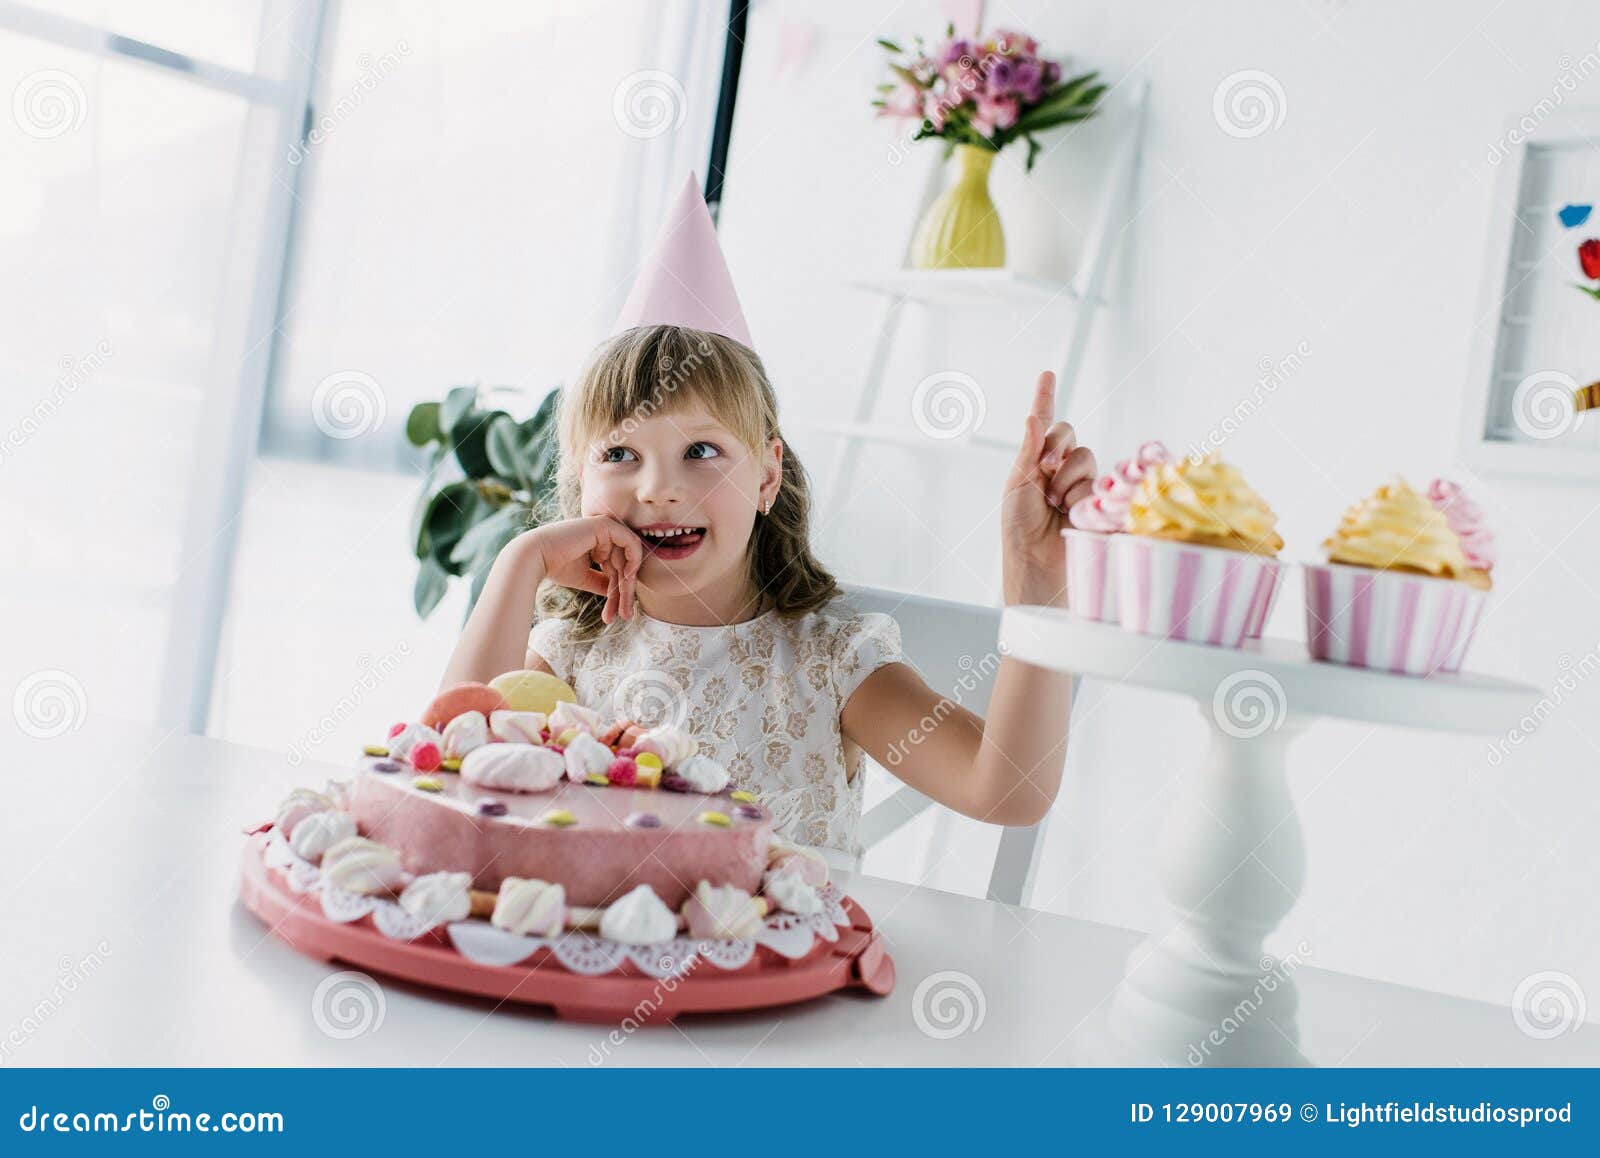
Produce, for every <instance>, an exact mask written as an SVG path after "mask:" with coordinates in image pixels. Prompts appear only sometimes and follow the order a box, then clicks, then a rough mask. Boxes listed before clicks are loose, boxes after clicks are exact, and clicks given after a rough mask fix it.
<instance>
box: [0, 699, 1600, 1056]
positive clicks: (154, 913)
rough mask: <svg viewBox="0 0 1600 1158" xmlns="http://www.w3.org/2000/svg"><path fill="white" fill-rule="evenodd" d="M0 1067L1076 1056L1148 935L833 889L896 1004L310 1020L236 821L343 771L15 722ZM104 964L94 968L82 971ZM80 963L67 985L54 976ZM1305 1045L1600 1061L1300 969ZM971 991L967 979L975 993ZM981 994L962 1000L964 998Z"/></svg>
mask: <svg viewBox="0 0 1600 1158" xmlns="http://www.w3.org/2000/svg"><path fill="white" fill-rule="evenodd" d="M11 737H12V743H11V745H10V753H9V755H10V757H11V758H10V760H8V764H9V770H8V773H7V775H8V779H9V783H8V785H7V799H6V803H5V807H4V809H3V810H0V848H3V849H4V865H5V873H4V885H3V896H4V900H3V902H0V920H3V921H4V926H3V927H4V929H5V936H4V942H3V944H4V966H5V970H4V971H5V977H6V982H5V984H4V985H3V986H0V1056H3V1060H4V1064H6V1065H24V1066H27V1065H132V1066H148V1065H232V1066H237V1065H269V1066H279V1065H347V1064H360V1065H418V1066H431V1065H570V1066H588V1065H594V1064H597V1063H598V1062H600V1061H609V1062H611V1063H615V1064H622V1065H700V1064H716V1065H730V1066H732V1065H845V1066H849V1065H862V1064H866V1065H879V1064H899V1065H1066V1064H1071V1063H1072V1062H1073V1060H1074V1058H1075V1056H1076V1054H1075V1050H1076V1049H1077V1047H1079V1046H1080V1045H1083V1044H1084V1041H1085V1035H1086V1034H1087V1033H1088V1032H1089V1031H1090V1028H1091V1027H1092V1026H1093V1025H1094V1023H1095V1019H1096V1016H1097V1015H1098V1014H1099V1013H1101V1012H1102V1011H1103V1009H1104V1006H1105V1004H1106V999H1107V998H1108V996H1109V995H1110V993H1111V991H1112V990H1113V988H1114V987H1115V985H1116V983H1117V981H1118V979H1119V977H1120V976H1121V972H1122V967H1123V962H1124V958H1125V957H1126V955H1127V954H1128V952H1129V950H1130V949H1131V948H1132V947H1133V946H1134V945H1135V944H1136V943H1137V942H1138V940H1139V939H1140V934H1138V933H1135V932H1133V931H1130V930H1126V929H1119V928H1114V927H1111V926H1107V925H1099V924H1094V923H1091V922H1087V921H1080V920H1074V919H1072V918H1069V917H1060V916H1054V915H1050V914H1045V913H1037V912H1033V911H1030V910H1020V909H1011V908H1008V907H1005V906H1000V905H995V904H992V903H989V902H985V901H979V900H973V899H970V898H966V897H959V896H954V895H951V894H949V893H943V892H938V891H936V890H933V889H926V888H920V887H915V886H909V885H905V884H900V883H896V882H893V881H888V880H883V879H879V878H875V877H867V876H859V875H849V874H840V879H841V880H842V882H843V883H844V884H845V886H846V888H847V889H848V891H849V892H850V893H851V894H852V895H853V896H855V897H856V898H858V899H859V900H860V901H861V903H862V904H863V905H864V906H865V907H866V909H867V911H868V912H869V913H870V914H871V915H872V917H873V918H874V920H875V921H876V922H877V924H878V927H879V928H880V929H881V930H882V931H883V933H884V935H885V937H886V939H887V941H888V945H889V948H890V951H891V953H892V954H893V956H894V959H895V962H896V964H897V966H898V971H899V984H898V986H897V988H896V989H895V991H894V992H893V993H892V994H891V995H890V996H888V997H886V998H873V997H869V996H866V995H864V994H855V993H852V994H848V995H837V994H836V995H830V996H827V997H823V998H820V999H817V1000H815V1001H812V1002H809V1003H806V1004H803V1005H800V1006H792V1007H787V1008H781V1009H775V1010H769V1011H759V1012H753V1013H744V1014H731V1015H730V1014H721V1015H699V1016H695V1017H689V1018H684V1019H681V1020H680V1021H679V1022H678V1023H677V1024H676V1025H651V1026H647V1027H646V1028H644V1029H642V1030H640V1031H638V1032H636V1033H633V1034H631V1035H621V1043H620V1044H611V1043H609V1042H608V1041H607V1037H608V1034H609V1033H610V1032H611V1030H610V1029H608V1027H605V1026H595V1025H585V1024H576V1023H568V1022H563V1021H561V1020H559V1019H557V1018H555V1017H554V1016H553V1015H551V1014H550V1013H548V1012H546V1011H543V1010H540V1009H537V1008H529V1007H523V1006H516V1007H513V1006H504V1007H499V1008H497V1007H496V1006H495V1005H494V1003H493V1002H489V1001H484V1000H476V999H467V998H455V997H449V996H444V995H440V994H438V993H434V992H430V991H426V990H423V989H420V988H417V987H414V986H411V985H407V984H403V983H400V982H397V981H390V980H386V979H381V978H380V981H381V984H382V988H383V994H384V1011H383V1020H382V1022H381V1024H379V1025H377V1027H376V1028H375V1029H373V1030H372V1031H370V1032H368V1033H365V1034H362V1035H361V1036H358V1037H354V1038H350V1039H347V1040H338V1039H335V1038H332V1037H329V1036H328V1035H326V1034H325V1033H323V1032H322V1031H321V1030H319V1029H318V1028H317V1024H316V1022H315V1021H314V1019H313V1017H312V1013H311V1008H312V995H313V993H314V992H315V990H316V988H317V985H318V983H319V982H320V981H322V980H323V979H324V978H325V977H327V976H328V975H329V973H330V972H331V971H332V970H331V968H330V967H329V966H327V965H323V964H319V963H317V962H315V961H311V960H309V959H306V958H304V957H301V956H299V955H297V954H296V953H295V952H294V951H293V950H291V949H289V948H288V946H286V945H284V944H283V943H282V942H280V941H278V940H276V939H275V938H273V937H270V936H268V935H267V934H266V931H265V929H264V927H263V926H262V925H261V924H260V923H259V922H258V921H256V919H255V918H254V917H252V916H251V914H250V913H248V912H246V911H245V910H244V909H243V908H242V907H240V905H239V904H238V901H237V886H236V876H237V864H238V859H239V853H240V847H241V844H242V842H243V840H244V837H243V836H241V834H240V829H241V828H242V827H244V826H248V825H252V824H254V823H256V822H258V821H260V820H262V819H264V818H266V817H267V816H268V814H269V813H270V812H271V810H272V808H273V807H274V805H275V804H276V802H277V800H278V799H279V798H280V797H281V796H282V795H283V794H284V792H285V791H286V790H287V789H289V788H291V787H293V786H295V785H298V784H311V785H314V786H317V787H320V786H321V783H322V781H323V780H324V779H325V776H326V775H327V774H328V773H330V772H333V773H336V772H337V771H338V770H337V769H335V768H333V767H331V766H303V767H301V768H299V769H295V768H292V767H290V766H289V764H288V763H287V761H286V760H285V759H284V758H283V757H282V756H278V755H274V754H272V753H269V752H263V751H258V750H255V749H249V748H242V747H238V746H235V745H231V744H226V743H222V742H219V741H215V740H206V739H199V738H195V737H190V736H185V735H182V734H167V733H164V732H158V731H153V730H150V729H147V728H143V727H141V726H138V725H132V724H127V723H122V722H118V721H113V720H109V719H105V718H94V717H92V718H90V719H89V721H88V722H87V723H86V724H85V725H84V726H83V727H82V728H81V729H80V730H78V731H76V732H74V733H71V734H69V735H66V736H61V737H57V738H55V739H50V740H31V739H27V738H25V737H23V736H21V735H20V734H18V733H16V732H15V731H14V730H13V731H12V733H11ZM90 955H94V956H96V957H98V962H94V963H92V965H93V972H92V973H90V974H87V975H85V973H86V971H85V970H84V969H83V968H82V967H81V966H78V965H76V964H75V963H77V962H81V961H83V960H84V959H85V958H86V957H89V956H90ZM64 971H66V972H68V973H69V974H70V973H71V972H74V971H75V972H76V973H77V974H78V975H79V976H80V977H81V980H77V979H74V980H73V981H72V985H71V987H70V988H68V987H64V986H62V985H60V984H58V978H60V977H61V976H62V974H63V972H64ZM952 971H953V972H955V973H960V974H965V975H967V977H969V978H970V979H971V982H972V983H974V984H975V985H976V987H977V988H978V989H979V990H981V992H982V1006H983V1009H982V1020H981V1023H978V1024H975V1025H974V1026H973V1027H972V1028H971V1029H970V1030H968V1031H967V1032H964V1033H961V1034H959V1035H957V1036H954V1037H949V1038H943V1039H941V1038H937V1037H933V1036H929V1035H928V1034H926V1033H924V1032H923V1031H922V1030H921V1029H919V1027H918V1019H917V1017H916V1015H915V1006H914V998H915V995H916V993H917V989H918V985H919V982H922V981H923V980H924V979H926V978H929V977H932V976H934V975H936V974H941V973H946V972H952ZM1295 977H1296V979H1297V981H1298V984H1299V986H1300V991H1301V999H1302V1004H1301V1015H1300V1023H1301V1041H1302V1047H1303V1050H1304V1052H1305V1053H1306V1055H1307V1056H1308V1057H1309V1058H1310V1059H1311V1060H1312V1061H1313V1062H1315V1063H1317V1064H1321V1065H1330V1066H1331V1065H1345V1066H1363V1065H1365V1066H1393V1065H1519V1066H1520V1065H1535V1066H1536V1065H1586V1066H1593V1065H1600V1027H1596V1026H1594V1025H1585V1026H1583V1027H1581V1028H1579V1029H1578V1030H1576V1031H1575V1032H1569V1033H1566V1034H1563V1035H1561V1036H1559V1037H1556V1038H1553V1039H1549V1040H1540V1039H1536V1038H1534V1037H1531V1036H1528V1035H1527V1034H1525V1033H1523V1032H1522V1031H1521V1030H1519V1029H1518V1027H1517V1025H1516V1023H1515V1021H1514V1020H1513V1017H1512V1014H1511V1011H1510V1010H1509V1009H1507V1008H1504V1007H1500V1006H1493V1005H1486V1004H1481V1003H1478V1002H1472V1001H1466V1000H1462V999H1459V998H1453V997H1445V996H1441V995H1438V994H1432V993H1427V992H1424V991H1422V990H1417V989H1409V988H1406V987H1403V986H1399V985H1391V984H1387V983H1381V982H1376V981H1370V980H1365V979H1361V978H1356V977H1350V976H1345V975H1342V974H1337V973H1331V972H1327V971H1325V970H1321V969H1315V968H1311V967H1309V966H1307V967H1304V968H1302V969H1300V970H1298V971H1297V972H1296V974H1295ZM961 984H968V983H966V982H961ZM969 988H970V986H969Z"/></svg>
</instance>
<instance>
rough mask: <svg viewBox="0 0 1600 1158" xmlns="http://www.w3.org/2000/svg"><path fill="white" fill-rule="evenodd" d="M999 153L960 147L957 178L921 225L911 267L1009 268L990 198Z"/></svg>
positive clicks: (977, 148)
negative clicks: (992, 172)
mask: <svg viewBox="0 0 1600 1158" xmlns="http://www.w3.org/2000/svg"><path fill="white" fill-rule="evenodd" d="M994 158H995V153H994V151H993V150H991V149H983V148H979V147H978V146H977V145H957V146H956V150H955V159H956V176H955V180H953V181H951V182H950V186H949V188H947V189H946V190H945V191H944V192H942V193H940V194H939V196H938V197H936V198H935V199H934V202H933V204H932V205H930V206H928V211H927V212H926V213H924V214H923V215H922V221H921V222H920V223H919V224H918V225H917V234H916V237H914V238H913V239H912V242H911V264H912V265H913V266H915V267H916V268H917V269H997V268H999V267H1000V266H1003V265H1005V263H1006V238H1005V233H1004V232H1003V231H1002V230H1001V228H1000V215H999V214H998V213H996V212H995V208H994V202H993V201H992V200H990V198H989V166H991V165H993V164H994Z"/></svg>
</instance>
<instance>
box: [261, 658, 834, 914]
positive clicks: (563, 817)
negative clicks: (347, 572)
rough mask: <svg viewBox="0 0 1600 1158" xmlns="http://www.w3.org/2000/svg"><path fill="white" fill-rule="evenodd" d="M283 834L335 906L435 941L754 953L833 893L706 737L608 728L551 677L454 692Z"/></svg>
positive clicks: (295, 797) (299, 795) (283, 818)
mask: <svg viewBox="0 0 1600 1158" xmlns="http://www.w3.org/2000/svg"><path fill="white" fill-rule="evenodd" d="M273 827H274V828H275V829H276V831H277V835H278V837H279V838H281V840H282V841H283V842H284V843H285V844H286V846H287V852H286V853H285V854H284V855H286V856H291V857H292V858H293V859H294V860H296V861H298V862H299V863H300V864H301V865H303V866H314V869H315V871H316V873H317V874H318V883H319V885H321V886H322V887H324V888H325V889H327V890H329V891H333V892H337V893H341V894H353V895H355V896H357V897H378V898H385V899H388V900H392V901H393V902H395V903H397V904H398V906H399V908H400V909H401V910H403V911H404V912H405V913H406V914H409V915H410V916H411V917H412V918H415V919H416V920H417V921H419V922H422V923H423V924H425V925H426V926H427V927H434V926H437V925H440V924H444V923H448V922H459V921H465V920H468V919H471V918H482V919H484V920H486V921H488V922H489V923H490V924H491V925H492V926H494V927H496V928H498V929H503V930H505V931H507V932H511V933H516V934H525V935H534V936H542V937H554V936H559V935H560V934H561V933H562V932H564V931H565V930H568V929H574V928H575V929H586V930H597V931H598V932H599V933H600V935H601V936H603V937H608V938H610V939H612V940H614V941H617V942H620V943H624V944H634V945H643V944H656V943H661V942H666V941H669V940H672V939H673V938H675V937H678V936H680V935H681V934H682V933H684V932H687V934H688V936H690V937H697V938H739V937H748V936H752V935H754V933H755V932H756V930H757V929H759V927H760V926H761V924H762V922H763V921H764V920H765V919H766V918H767V916H768V914H769V913H775V912H778V911H783V912H788V913H792V914H799V915H813V914H817V913H820V912H822V911H823V909H824V907H825V905H824V899H823V898H824V895H825V894H826V890H827V886H828V872H827V864H826V862H825V861H824V860H823V859H822V857H821V856H820V855H819V854H817V853H814V852H812V851H811V850H809V849H805V848H801V847H799V846H796V845H792V844H789V843H788V842H787V841H784V840H782V839H781V838H779V837H777V836H776V835H775V834H774V833H773V831H772V816H771V814H770V813H769V812H768V811H767V810H766V809H765V808H763V807H762V806H761V804H760V802H759V801H758V800H757V799H756V798H755V796H754V795H752V794H751V793H749V792H745V791H741V790H740V789H738V788H737V787H736V786H735V785H733V784H732V783H731V782H730V779H729V776H728V773H727V771H726V770H725V769H724V768H723V767H722V766H721V765H720V764H718V763H717V762H716V761H715V760H712V759H711V758H710V757H709V756H707V755H705V754H703V753H701V752H700V751H699V745H698V743H697V742H696V741H695V739H694V737H693V736H692V735H690V734H689V733H687V732H686V731H684V730H682V729H680V728H677V727H674V726H671V725H660V726H656V727H644V726H642V725H640V724H638V723H635V722H632V721H629V720H609V719H606V718H605V716H604V715H603V714H602V713H601V712H599V711H597V710H595V709H592V708H588V707H584V706H583V705H581V704H579V703H578V702H577V697H576V695H575V694H574V693H573V691H572V689H571V688H570V687H568V686H567V685H566V684H565V683H563V682H562V681H561V680H559V679H557V678H555V677H554V676H551V675H549V674H547V673H543V672H537V671H520V672H508V673H506V674H505V675H503V676H500V677H498V678H497V679H495V680H493V681H491V682H490V683H488V684H463V685H459V686H457V687H453V688H449V689H447V690H446V691H444V692H441V693H440V694H439V695H438V696H437V697H435V699H434V700H433V701H432V702H431V703H430V704H429V705H428V706H427V708H426V709H425V710H424V711H423V712H421V713H420V714H419V716H418V717H417V719H415V720H412V721H403V722H401V723H397V724H395V725H394V727H393V728H392V729H391V730H390V733H389V736H388V738H387V740H386V741H385V742H384V743H381V744H374V745H371V746H369V747H367V748H366V749H365V751H364V753H363V756H362V759H361V761H360V763H359V764H358V766H357V768H356V770H355V775H354V778H353V779H352V780H350V781H348V782H336V783H333V784H330V785H329V786H328V788H327V789H326V790H324V791H320V792H319V791H313V790H311V789H305V788H300V789H296V790H295V791H294V792H292V793H291V794H290V795H289V797H288V798H287V799H285V800H284V801H283V802H282V804H281V805H280V806H279V808H278V811H277V813H276V816H275V818H274V822H273Z"/></svg>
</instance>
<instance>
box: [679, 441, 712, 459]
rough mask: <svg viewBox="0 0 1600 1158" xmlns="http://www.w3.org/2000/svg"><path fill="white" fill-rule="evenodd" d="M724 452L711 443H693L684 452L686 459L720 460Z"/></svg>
mask: <svg viewBox="0 0 1600 1158" xmlns="http://www.w3.org/2000/svg"><path fill="white" fill-rule="evenodd" d="M721 454H722V452H721V451H720V450H718V449H717V448H716V447H714V446H712V445H711V444H710V443H709V442H691V443H690V444H689V449H688V450H686V451H684V452H683V456H684V457H685V458H718V457H720V456H721Z"/></svg>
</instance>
